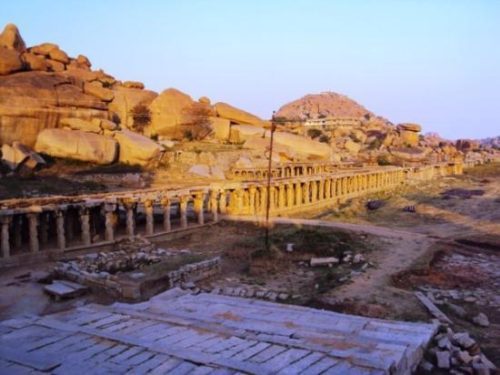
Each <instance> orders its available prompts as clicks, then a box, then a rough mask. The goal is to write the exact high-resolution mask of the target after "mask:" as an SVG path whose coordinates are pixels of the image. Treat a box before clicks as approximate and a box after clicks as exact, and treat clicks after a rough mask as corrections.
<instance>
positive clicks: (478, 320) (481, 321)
mask: <svg viewBox="0 0 500 375" xmlns="http://www.w3.org/2000/svg"><path fill="white" fill-rule="evenodd" d="M472 323H474V324H476V325H478V326H481V327H489V325H490V321H489V320H488V317H487V316H486V315H485V314H483V313H479V314H478V315H476V316H475V317H474V318H472Z"/></svg>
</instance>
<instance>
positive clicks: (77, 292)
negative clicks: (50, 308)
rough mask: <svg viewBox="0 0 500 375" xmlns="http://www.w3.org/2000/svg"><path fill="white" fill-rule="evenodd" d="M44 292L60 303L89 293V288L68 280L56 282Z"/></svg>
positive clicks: (46, 287)
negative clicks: (62, 300)
mask: <svg viewBox="0 0 500 375" xmlns="http://www.w3.org/2000/svg"><path fill="white" fill-rule="evenodd" d="M43 290H44V291H45V293H47V294H48V295H50V296H51V297H54V299H55V300H56V301H59V300H61V299H67V298H75V297H78V296H81V295H82V294H84V293H86V292H87V291H88V288H87V287H86V286H83V285H80V284H77V283H73V282H71V281H67V280H54V281H53V282H52V284H49V285H46V286H45V287H44V288H43Z"/></svg>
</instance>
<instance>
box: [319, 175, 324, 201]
mask: <svg viewBox="0 0 500 375" xmlns="http://www.w3.org/2000/svg"><path fill="white" fill-rule="evenodd" d="M318 183H319V192H318V193H319V200H320V201H322V200H323V199H325V180H324V179H323V178H321V179H320V180H319V182H318Z"/></svg>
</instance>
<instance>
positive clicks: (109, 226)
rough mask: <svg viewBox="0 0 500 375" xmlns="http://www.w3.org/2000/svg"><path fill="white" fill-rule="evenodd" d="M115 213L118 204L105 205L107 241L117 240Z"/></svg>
mask: <svg viewBox="0 0 500 375" xmlns="http://www.w3.org/2000/svg"><path fill="white" fill-rule="evenodd" d="M115 211H116V204H111V203H105V204H104V226H105V231H104V238H105V240H106V241H114V240H115V228H114V224H115Z"/></svg>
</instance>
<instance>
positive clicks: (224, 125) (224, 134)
mask: <svg viewBox="0 0 500 375" xmlns="http://www.w3.org/2000/svg"><path fill="white" fill-rule="evenodd" d="M210 125H211V126H212V130H213V131H214V135H215V138H216V139H218V140H219V141H228V140H229V136H230V134H231V121H229V120H228V119H225V118H220V117H210Z"/></svg>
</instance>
